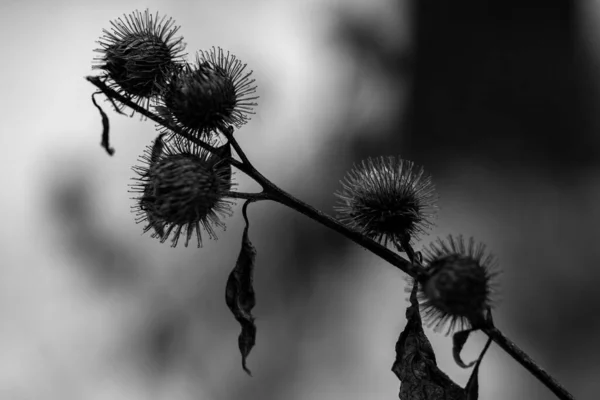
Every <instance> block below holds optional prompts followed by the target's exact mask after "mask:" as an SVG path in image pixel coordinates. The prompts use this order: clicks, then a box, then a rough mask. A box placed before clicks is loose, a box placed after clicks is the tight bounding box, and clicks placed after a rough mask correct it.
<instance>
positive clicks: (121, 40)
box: [94, 10, 184, 108]
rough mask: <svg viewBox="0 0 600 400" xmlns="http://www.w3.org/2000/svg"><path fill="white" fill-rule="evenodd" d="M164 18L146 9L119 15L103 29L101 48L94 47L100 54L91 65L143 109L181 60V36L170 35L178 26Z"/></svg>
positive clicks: (174, 32) (161, 87)
mask: <svg viewBox="0 0 600 400" xmlns="http://www.w3.org/2000/svg"><path fill="white" fill-rule="evenodd" d="M165 18H166V17H164V16H163V17H162V18H161V19H159V17H158V13H156V15H152V14H150V12H149V11H148V10H145V11H144V13H143V14H142V13H141V12H139V11H137V10H136V11H134V12H133V13H131V14H129V15H123V18H119V19H117V20H116V21H111V25H112V28H111V32H109V31H108V30H106V29H104V30H103V32H104V35H103V36H102V37H101V38H100V40H99V41H98V43H99V44H100V46H101V48H100V49H96V51H97V52H99V53H100V54H101V55H100V56H99V57H97V58H96V59H95V60H94V61H95V62H96V65H94V68H96V69H101V70H102V71H104V74H105V76H106V78H107V80H108V82H109V86H110V87H111V88H113V89H114V90H116V91H118V92H119V93H121V94H123V95H126V96H128V97H130V98H131V99H132V101H134V102H135V103H137V104H138V105H140V106H142V107H145V108H147V107H148V106H149V105H150V103H151V102H155V100H156V99H157V96H158V95H159V93H160V92H161V90H162V89H163V88H164V86H165V85H166V83H167V79H168V77H169V75H170V74H171V73H172V71H173V70H174V69H175V68H176V67H177V66H178V65H180V64H182V62H183V61H182V60H181V57H182V54H181V53H182V52H183V49H184V44H183V43H182V40H183V39H182V38H181V37H179V38H175V37H174V36H175V34H176V32H177V31H178V30H179V27H174V26H173V24H174V21H173V20H172V19H171V18H169V19H168V20H166V21H165Z"/></svg>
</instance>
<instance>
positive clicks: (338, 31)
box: [0, 0, 600, 400]
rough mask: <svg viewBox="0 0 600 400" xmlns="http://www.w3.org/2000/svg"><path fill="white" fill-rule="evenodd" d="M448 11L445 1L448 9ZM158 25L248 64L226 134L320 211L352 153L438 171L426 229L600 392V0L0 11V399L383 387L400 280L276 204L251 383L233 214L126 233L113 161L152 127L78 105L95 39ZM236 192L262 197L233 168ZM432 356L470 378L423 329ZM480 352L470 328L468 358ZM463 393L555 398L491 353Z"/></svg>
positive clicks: (390, 389) (400, 312) (343, 393)
mask: <svg viewBox="0 0 600 400" xmlns="http://www.w3.org/2000/svg"><path fill="white" fill-rule="evenodd" d="M446 3H448V4H446ZM147 7H148V8H149V9H150V10H151V11H152V12H156V11H159V12H160V13H161V15H164V14H166V15H168V16H171V17H173V18H174V19H175V20H176V22H177V24H178V25H181V26H182V28H181V30H180V34H181V35H183V36H184V38H185V39H184V41H185V42H186V43H187V52H188V53H189V54H190V55H192V56H193V54H194V52H195V51H196V50H198V49H208V48H210V47H211V46H221V47H223V48H225V49H226V50H229V51H231V52H232V53H234V54H236V55H237V56H238V57H239V58H241V59H242V60H243V61H244V62H246V63H248V66H249V67H248V68H250V69H253V70H254V74H253V75H254V77H255V78H256V81H257V83H258V94H259V95H260V96H261V97H260V100H259V107H258V108H257V111H258V113H257V115H255V116H254V117H253V119H252V121H251V122H250V123H249V124H247V125H246V126H245V127H244V128H243V129H242V130H240V131H239V132H238V133H237V137H238V139H239V141H240V142H241V144H242V146H243V147H244V148H245V149H246V151H247V154H248V155H249V156H250V158H251V160H252V161H253V162H254V163H255V165H256V166H257V167H258V169H259V170H260V171H262V172H263V173H264V174H265V175H266V176H267V177H269V178H270V179H272V180H273V181H274V182H276V183H278V184H279V185H280V186H281V187H282V188H283V189H285V190H288V191H290V192H291V193H292V194H294V195H296V196H298V197H299V198H301V199H303V200H305V201H307V202H309V203H310V204H312V205H314V206H316V207H317V208H320V209H323V210H325V211H326V212H330V213H331V212H332V206H333V205H334V203H335V199H334V197H333V192H334V191H335V190H336V189H337V188H338V187H339V180H340V178H342V177H343V175H344V173H345V172H346V171H347V170H348V169H349V168H351V166H352V165H353V163H355V162H358V161H360V160H361V159H363V158H366V157H370V156H371V157H372V156H378V155H402V156H403V157H404V158H407V159H411V160H414V161H416V162H417V163H419V164H422V165H424V166H425V167H426V169H427V170H428V171H429V172H430V173H431V174H432V175H433V176H434V179H435V183H436V184H437V187H438V190H439V195H440V203H439V205H440V213H439V217H438V219H437V227H436V228H435V229H434V231H433V232H432V234H431V236H428V237H425V238H423V239H422V241H421V242H420V243H419V245H418V246H417V247H419V246H422V245H426V244H427V243H429V242H431V241H432V240H434V239H435V238H436V237H437V236H445V235H447V234H449V233H453V234H459V233H462V234H464V235H466V236H474V237H475V238H476V239H477V240H479V241H483V242H484V243H486V244H487V245H488V247H489V249H490V250H491V251H492V252H493V253H494V254H495V255H496V256H497V257H498V259H499V260H500V265H501V267H502V269H503V271H504V273H503V275H502V277H501V285H502V286H501V287H502V296H501V301H500V303H499V306H498V308H497V311H496V313H495V321H496V323H497V325H498V326H499V327H500V328H501V329H502V330H503V331H504V332H505V333H506V334H507V335H508V336H509V337H510V338H512V339H513V340H514V341H515V342H517V343H518V344H519V345H520V346H521V347H522V348H523V349H525V350H526V351H527V352H528V353H529V354H530V355H531V356H532V357H533V358H534V359H535V360H537V361H538V362H539V363H540V364H541V365H542V366H543V367H544V368H545V369H547V370H548V371H549V372H550V373H551V374H553V375H554V376H555V377H556V378H557V379H558V380H559V381H561V382H562V383H563V384H564V385H565V386H566V387H567V388H568V389H569V390H570V391H571V392H572V393H573V394H574V395H575V396H576V398H578V399H593V398H596V396H597V393H598V392H599V391H600V381H599V380H598V379H597V377H598V376H600V361H599V360H598V354H600V344H599V342H598V337H599V336H600V319H599V318H598V315H599V313H600V291H599V290H598V285H599V284H600V272H599V271H600V269H599V268H598V266H597V264H598V261H597V260H598V259H599V258H600V247H599V246H598V245H597V242H596V241H597V238H598V237H599V235H598V234H599V233H600V232H599V229H600V228H599V227H600V208H599V207H598V204H599V203H600V201H599V200H600V186H599V183H600V168H599V162H598V156H599V152H600V138H599V135H598V134H597V130H598V127H599V125H600V118H599V117H598V113H597V112H596V107H597V106H598V104H599V103H598V100H599V99H600V97H599V91H598V89H599V88H600V85H599V80H598V77H599V73H598V68H597V65H598V61H599V60H598V56H599V54H600V52H599V51H598V48H599V44H600V43H599V39H600V32H599V31H598V28H597V27H598V26H599V24H598V21H599V20H600V4H599V3H598V2H596V1H591V0H588V1H579V2H575V1H566V0H565V1H558V0H547V1H544V2H541V1H530V0H525V1H518V2H517V1H487V2H481V1H474V0H468V1H467V0H465V1H462V2H435V1H431V0H422V1H416V0H413V1H410V0H373V1H364V0H345V1H341V0H337V1H334V0H322V1H317V0H307V1H298V2H296V1H291V0H290V1H283V0H279V1H277V0H253V1H241V0H238V1H234V0H221V1H150V0H148V1H143V2H142V1H114V0H105V1H94V2H92V1H88V0H84V1H77V2H75V1H65V0H54V1H51V2H50V1H48V2H46V1H16V0H13V1H10V0H3V1H2V3H1V5H0V21H1V24H0V26H1V28H0V29H2V37H3V40H2V41H1V43H0V48H1V52H0V54H2V64H1V67H0V68H1V71H2V74H0V84H1V95H0V101H1V107H0V110H2V119H1V122H0V124H1V126H2V134H1V136H0V149H1V151H2V155H1V157H0V165H1V171H2V173H1V174H0V188H1V189H0V210H1V213H2V214H1V220H2V229H1V230H0V274H1V277H0V399H6V400H12V399H15V400H17V399H19V400H21V399H23V400H29V399H31V400H34V399H35V400H37V399H42V398H43V399H45V400H52V399H61V400H65V399H67V400H71V399H73V400H75V399H76V400H88V399H89V400H104V399H111V400H118V399H127V400H136V399H145V400H162V399H169V400H187V399H202V400H204V399H206V400H227V399H239V398H245V399H261V400H268V399H273V400H275V399H287V400H293V399H323V400H325V399H341V398H343V399H348V400H349V399H357V400H358V399H381V400H383V399H393V398H397V396H398V389H399V384H400V383H399V381H398V380H397V378H396V377H395V375H394V374H393V373H392V372H391V370H390V368H391V365H392V363H393V361H394V356H395V353H394V344H395V342H396V340H397V338H398V335H399V333H400V332H401V330H402V329H403V327H404V324H405V316H404V313H405V308H406V305H407V302H406V297H407V296H406V294H405V292H404V288H405V286H406V285H405V281H404V276H403V275H402V274H401V273H399V272H398V271H397V270H396V269H394V268H392V267H391V266H389V265H387V264H386V263H383V262H381V261H380V260H378V259H377V258H376V257H374V256H373V255H371V254H370V253H368V252H366V251H364V250H362V249H360V248H358V247H357V246H356V245H355V244H354V243H352V242H350V241H348V240H346V239H344V238H341V237H338V236H337V235H336V234H334V233H332V232H330V231H328V230H327V229H325V228H323V227H321V226H319V225H317V224H315V223H313V222H312V221H310V220H308V219H306V218H305V217H303V216H300V215H297V214H295V213H294V212H292V211H290V210H287V209H285V208H283V207H281V206H279V205H275V204H271V203H257V204H254V205H253V206H252V207H251V209H250V216H251V219H252V228H251V239H252V241H253V242H254V244H255V246H256V247H257V249H258V257H257V269H256V274H255V284H256V290H257V296H258V299H257V301H258V303H257V306H256V308H255V310H254V314H255V315H256V316H257V325H258V338H257V344H256V347H255V348H254V350H253V351H252V353H251V355H250V357H249V367H250V368H251V369H252V371H253V374H254V377H252V378H250V377H248V376H247V375H246V374H245V373H244V372H243V371H242V369H241V367H240V356H239V353H238V349H237V335H238V333H239V326H238V324H237V323H236V321H235V320H234V319H233V317H232V316H231V315H230V313H229V310H228V309H227V307H226V305H225V301H224V290H225V282H226V279H227V276H228V274H229V272H230V270H231V269H232V268H233V266H234V264H235V259H236V257H237V254H238V251H239V246H240V238H241V231H242V218H241V213H240V212H239V211H240V207H241V203H240V204H238V206H237V207H236V211H237V213H236V214H235V215H234V216H233V217H232V218H230V219H228V220H227V221H226V222H227V225H228V228H227V231H226V232H222V233H220V235H219V236H220V239H219V240H218V241H205V245H204V248H202V249H196V248H183V247H178V248H176V249H172V248H170V247H169V246H168V245H167V244H164V245H161V244H160V243H159V242H158V241H157V240H154V239H152V238H150V237H149V236H148V235H141V229H142V226H139V225H136V224H135V222H134V216H133V214H131V212H130V206H131V205H133V204H134V202H133V201H132V200H131V199H130V197H132V196H133V194H131V193H128V192H127V189H128V187H127V185H128V183H130V178H132V177H133V176H134V174H133V172H132V171H131V170H130V168H131V166H132V165H134V164H135V163H137V158H138V156H139V155H141V154H142V152H143V150H144V148H145V146H147V145H148V144H149V143H150V141H151V140H152V139H153V138H154V137H155V135H156V132H155V129H154V126H153V123H151V122H147V121H145V122H140V121H139V119H138V118H137V117H133V118H127V117H124V116H121V115H117V114H115V113H114V112H112V111H109V110H110V106H109V104H108V103H104V108H105V110H107V111H109V117H110V123H111V129H112V138H111V139H112V145H113V146H114V147H115V148H116V154H115V155H114V157H109V156H108V155H107V154H106V153H105V152H104V151H103V150H102V149H101V147H100V146H99V143H100V132H101V122H100V116H99V115H98V112H97V110H96V108H95V107H93V105H92V103H91V101H90V95H91V93H92V92H93V91H94V87H93V86H92V85H91V84H89V83H88V82H86V81H85V80H84V77H85V76H86V75H90V74H92V73H93V71H92V70H91V65H92V58H93V57H94V56H95V53H94V52H93V50H94V49H95V48H97V47H98V45H97V44H96V43H95V41H96V40H97V39H98V38H99V36H100V35H101V34H102V29H103V28H108V27H109V21H110V20H113V19H116V18H118V17H119V16H121V15H122V14H123V13H129V12H131V11H133V10H135V9H140V10H144V9H145V8H147ZM237 178H238V182H239V184H240V185H239V189H240V190H244V191H251V190H254V189H255V186H253V185H252V183H251V182H249V181H248V180H247V179H245V178H244V176H243V175H242V174H240V173H238V174H237ZM429 333H430V339H431V341H432V342H433V345H434V348H435V350H436V354H437V357H438V362H439V365H440V367H441V368H442V369H443V370H444V371H446V372H447V373H448V374H449V375H450V377H452V378H453V379H454V380H455V381H457V382H458V383H459V384H461V385H464V384H465V383H466V381H467V379H468V376H469V372H470V371H468V370H462V369H460V368H458V367H457V366H456V365H455V364H454V362H453V361H452V357H451V340H450V338H448V337H445V336H443V335H439V334H435V333H433V332H432V331H429ZM483 344H484V337H482V336H480V335H477V336H475V337H474V338H473V340H472V341H471V342H470V343H469V344H468V346H467V349H466V358H469V357H474V356H475V355H476V354H477V352H478V350H479V349H480V348H481V347H482V346H483ZM480 388H481V389H480V398H481V399H485V400H488V399H490V400H495V399H552V398H554V397H553V395H552V394H551V393H550V392H549V391H548V390H547V389H546V388H545V387H543V386H542V385H541V384H540V383H538V382H537V381H536V380H535V379H534V378H533V377H532V376H531V375H530V374H529V373H528V372H527V371H525V370H524V369H523V368H522V367H521V366H520V365H518V364H517V363H516V362H515V361H514V360H512V359H511V358H510V357H508V356H507V355H506V354H504V353H503V352H502V351H501V350H499V349H498V348H497V347H496V346H492V347H491V349H490V351H489V353H488V356H487V357H486V359H485V361H484V363H483V365H482V368H481V372H480Z"/></svg>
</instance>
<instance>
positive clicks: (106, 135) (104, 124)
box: [92, 92, 115, 156]
mask: <svg viewBox="0 0 600 400" xmlns="http://www.w3.org/2000/svg"><path fill="white" fill-rule="evenodd" d="M99 93H100V92H96V93H94V94H92V103H94V105H95V106H96V108H97V109H98V111H99V112H100V116H101V117H102V142H101V143H100V144H101V145H102V147H104V149H105V150H106V152H107V153H108V154H109V155H111V156H112V155H113V154H115V149H113V148H112V147H110V144H109V143H108V141H109V140H108V139H109V123H108V116H107V115H106V113H105V112H104V110H102V108H101V107H100V106H99V105H98V103H96V99H95V98H94V96H95V95H97V94H99Z"/></svg>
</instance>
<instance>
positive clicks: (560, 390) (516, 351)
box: [482, 326, 575, 400]
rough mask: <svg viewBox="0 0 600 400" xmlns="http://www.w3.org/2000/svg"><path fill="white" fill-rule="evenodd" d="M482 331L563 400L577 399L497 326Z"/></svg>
mask: <svg viewBox="0 0 600 400" xmlns="http://www.w3.org/2000/svg"><path fill="white" fill-rule="evenodd" d="M482 331H483V332H485V334H486V335H488V336H489V337H490V339H492V340H493V341H494V342H495V343H496V344H497V345H498V346H500V347H501V348H502V350H504V351H505V352H506V353H508V354H509V355H510V356H511V357H512V358H514V359H515V360H516V361H517V362H518V363H519V364H521V365H522V366H523V367H525V369H527V370H528V371H529V372H531V373H532V374H533V376H535V377H536V378H537V379H538V380H539V381H540V382H542V383H543V384H544V385H545V386H546V387H547V388H548V389H550V390H551V391H552V393H554V394H555V395H556V396H557V397H558V398H559V399H561V400H575V398H574V397H573V395H572V394H571V393H569V392H568V391H567V389H565V388H564V387H563V386H562V385H561V384H560V383H559V382H558V381H557V380H556V379H554V378H553V377H552V376H550V374H548V373H547V372H546V371H544V370H543V369H542V368H541V367H540V366H539V365H538V364H537V363H536V362H535V361H533V360H532V359H531V357H529V356H528V355H527V353H525V352H524V351H523V350H521V349H520V348H519V347H518V346H517V345H516V344H515V343H513V342H512V341H511V340H510V339H509V338H507V337H506V336H504V334H503V333H502V332H501V331H500V330H499V329H498V328H496V327H493V326H492V327H485V328H482Z"/></svg>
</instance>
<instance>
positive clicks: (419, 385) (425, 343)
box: [392, 283, 466, 400]
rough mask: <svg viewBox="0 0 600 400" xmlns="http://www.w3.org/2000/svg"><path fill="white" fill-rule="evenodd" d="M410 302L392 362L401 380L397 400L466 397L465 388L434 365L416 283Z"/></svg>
mask: <svg viewBox="0 0 600 400" xmlns="http://www.w3.org/2000/svg"><path fill="white" fill-rule="evenodd" d="M410 303H411V305H410V306H409V307H408V308H407V309H406V320H407V323H406V327H405V328H404V331H403V332H402V333H401V334H400V337H399V338H398V342H396V361H394V365H393V366H392V371H393V372H394V373H395V374H396V376H397V377H398V379H400V381H401V382H402V383H401V385H400V394H399V398H400V400H442V399H443V400H465V399H466V393H465V391H464V389H462V388H461V387H460V386H458V385H457V384H456V383H454V382H453V381H452V380H451V379H450V378H449V377H448V375H446V374H445V373H443V372H442V371H441V370H440V369H439V368H438V367H437V363H436V360H435V354H434V352H433V348H432V347H431V343H429V340H428V339H427V337H426V336H425V332H424V331H423V324H422V321H421V315H420V314H419V302H418V301H417V284H416V283H415V285H414V287H413V290H412V292H411V295H410Z"/></svg>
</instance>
